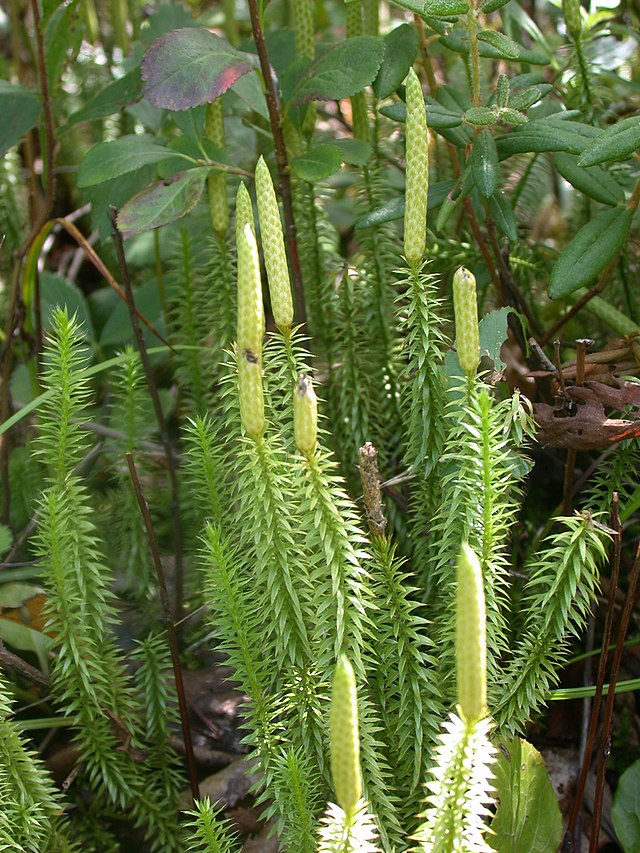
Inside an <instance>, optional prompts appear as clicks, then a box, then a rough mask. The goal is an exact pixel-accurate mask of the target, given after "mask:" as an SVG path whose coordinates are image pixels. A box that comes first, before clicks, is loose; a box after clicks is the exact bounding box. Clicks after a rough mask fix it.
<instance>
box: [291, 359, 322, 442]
mask: <svg viewBox="0 0 640 853" xmlns="http://www.w3.org/2000/svg"><path fill="white" fill-rule="evenodd" d="M293 437H294V439H295V443H296V447H297V448H298V450H299V451H300V453H303V454H304V455H305V456H307V457H311V456H313V454H314V453H315V450H316V444H317V443H318V398H317V397H316V392H315V391H314V390H313V383H312V382H311V379H310V378H309V377H308V376H307V375H306V373H302V374H301V375H300V378H299V379H298V384H297V386H296V390H295V394H294V395H293Z"/></svg>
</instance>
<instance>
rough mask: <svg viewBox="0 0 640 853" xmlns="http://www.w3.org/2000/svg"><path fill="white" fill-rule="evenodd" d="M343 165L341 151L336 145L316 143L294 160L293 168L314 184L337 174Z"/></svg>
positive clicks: (297, 173)
mask: <svg viewBox="0 0 640 853" xmlns="http://www.w3.org/2000/svg"><path fill="white" fill-rule="evenodd" d="M341 165H342V155H341V154H340V151H338V149H337V148H336V147H335V146H334V145H331V144H329V143H327V144H326V145H316V146H315V147H314V148H311V149H310V150H309V151H306V152H305V153H304V154H301V155H300V157H296V158H295V160H292V162H291V170H292V171H293V173H294V175H297V177H298V178H301V179H302V180H303V181H309V183H311V184H313V183H316V181H323V180H324V179H325V178H328V177H329V176H330V175H333V174H335V173H336V172H337V171H339V169H340V166H341Z"/></svg>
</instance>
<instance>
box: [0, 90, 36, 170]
mask: <svg viewBox="0 0 640 853" xmlns="http://www.w3.org/2000/svg"><path fill="white" fill-rule="evenodd" d="M41 112H42V104H41V103H40V98H39V97H38V94H37V92H34V91H32V90H30V89H25V88H23V87H22V86H17V85H16V86H12V85H11V83H8V82H7V81H6V80H0V114H1V115H2V121H1V122H0V157H4V155H5V154H6V153H7V151H8V150H9V149H10V148H11V147H12V146H13V145H16V144H17V143H18V142H20V140H21V139H22V137H23V136H24V134H25V133H26V132H27V131H28V130H31V128H32V127H35V126H36V124H37V123H38V119H39V118H40V113H41Z"/></svg>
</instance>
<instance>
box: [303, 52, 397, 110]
mask: <svg viewBox="0 0 640 853" xmlns="http://www.w3.org/2000/svg"><path fill="white" fill-rule="evenodd" d="M383 54H384V43H383V41H382V39H379V38H376V37H375V36H357V37H356V38H351V39H348V40H347V41H342V42H340V43H339V44H336V45H335V46H334V47H330V48H329V49H328V50H326V51H325V52H324V53H323V54H321V55H320V56H319V57H318V58H317V59H316V60H315V61H314V62H312V63H310V64H309V65H308V66H307V67H306V68H305V70H304V72H303V73H302V74H301V75H300V78H299V79H298V82H297V84H296V86H295V87H294V90H293V92H292V95H291V104H292V105H293V106H296V105H297V104H304V103H306V102H307V101H333V100H339V99H341V98H350V97H351V96H352V95H355V94H356V93H357V92H360V91H362V89H364V87H365V86H368V85H369V84H370V83H372V82H373V81H374V79H375V77H376V74H377V73H378V69H379V68H380V66H381V64H382V57H383Z"/></svg>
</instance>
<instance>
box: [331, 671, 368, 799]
mask: <svg viewBox="0 0 640 853" xmlns="http://www.w3.org/2000/svg"><path fill="white" fill-rule="evenodd" d="M329 741H330V745H331V778H332V780H333V790H334V793H335V795H336V801H337V804H338V805H339V806H340V808H341V809H342V810H343V811H344V812H345V814H347V815H350V814H353V813H354V812H355V809H356V807H357V805H358V803H359V801H360V799H361V797H362V774H361V772H360V739H359V733H358V697H357V692H356V677H355V675H354V672H353V667H352V666H351V664H350V663H349V660H348V658H347V657H346V655H340V657H339V658H338V663H337V664H336V671H335V674H334V676H333V685H332V688H331V711H330V714H329Z"/></svg>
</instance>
